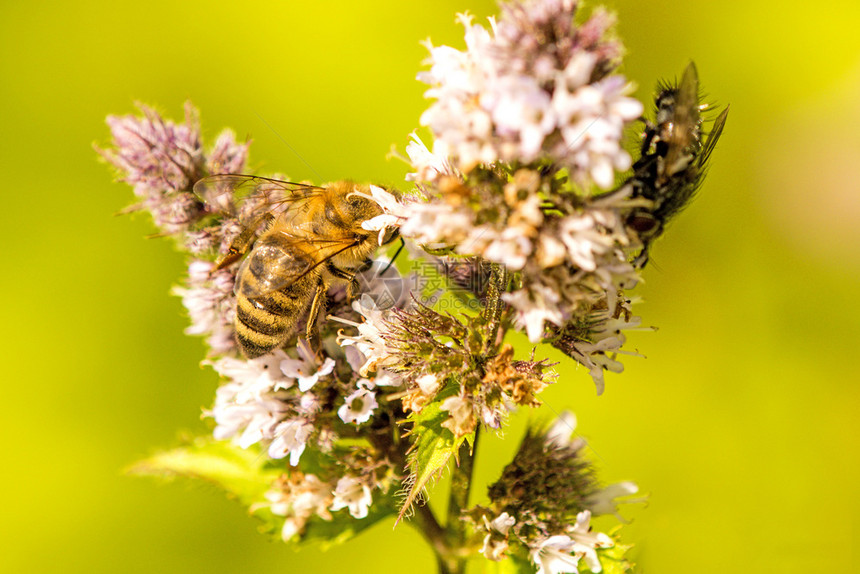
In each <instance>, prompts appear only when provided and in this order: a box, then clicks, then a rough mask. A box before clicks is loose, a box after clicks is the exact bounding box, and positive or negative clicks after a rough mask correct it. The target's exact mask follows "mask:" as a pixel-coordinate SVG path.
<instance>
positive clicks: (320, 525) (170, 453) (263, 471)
mask: <svg viewBox="0 0 860 574" xmlns="http://www.w3.org/2000/svg"><path fill="white" fill-rule="evenodd" d="M314 454H316V453H314V452H313V451H307V452H305V453H304V456H303V457H302V465H301V466H302V470H303V471H305V472H316V473H318V472H319V470H320V469H321V466H320V464H321V462H322V461H320V460H317V458H316V457H314V456H313V455H314ZM289 471H290V469H289V467H286V466H285V464H280V465H277V466H273V465H272V464H271V461H270V460H269V459H268V457H266V456H262V455H261V454H260V452H259V450H258V449H255V448H251V449H242V448H240V447H238V446H236V445H235V444H233V443H232V442H230V441H221V440H215V439H213V438H211V437H198V438H195V439H193V440H191V441H190V442H189V443H188V444H186V445H184V446H180V447H177V448H174V449H171V450H167V451H162V452H158V453H156V454H154V455H153V456H151V457H149V458H147V459H145V460H142V461H140V462H137V463H135V464H134V465H132V466H131V467H129V468H128V469H127V472H129V473H130V474H134V475H138V476H153V477H157V478H163V479H168V480H172V479H175V478H189V479H196V480H202V481H205V482H207V483H209V484H214V485H215V486H217V487H219V488H220V489H222V490H223V491H225V492H226V493H227V495H228V496H229V497H231V498H234V499H236V500H238V501H239V502H240V503H242V504H243V505H244V506H246V507H248V508H249V510H250V511H251V514H252V515H253V516H255V517H256V518H257V519H259V520H260V521H262V525H261V527H260V530H261V531H263V532H265V533H268V534H270V535H272V537H275V538H278V539H280V535H281V529H282V528H283V526H284V520H285V518H284V517H283V516H277V515H275V514H272V511H271V508H270V507H269V505H268V504H267V501H266V498H265V493H266V492H268V491H269V489H271V488H272V485H273V483H274V482H275V480H277V478H278V477H279V476H281V475H282V474H283V473H284V472H289ZM374 496H375V497H376V496H378V497H379V498H378V499H375V500H374V501H373V504H372V505H371V507H370V508H369V511H368V515H367V516H365V517H364V518H362V519H355V518H353V517H352V516H350V515H349V513H348V511H347V510H342V511H339V512H336V513H334V517H333V520H330V521H329V520H323V519H322V518H320V517H319V516H313V517H311V518H310V519H309V520H308V523H307V524H306V526H305V530H304V531H303V532H302V534H301V536H300V537H299V538H296V539H293V540H292V541H290V544H293V545H295V546H300V545H305V544H317V545H319V546H320V547H322V548H328V547H330V546H333V545H336V544H340V543H342V542H345V541H347V540H349V539H350V538H353V537H354V536H356V535H358V534H360V533H361V532H363V531H364V530H367V529H368V528H370V527H371V526H373V525H374V524H376V523H377V522H379V521H380V520H383V519H384V518H387V517H390V516H394V515H396V514H397V503H396V502H395V501H394V500H393V499H392V497H391V496H390V495H384V494H381V493H378V492H375V493H374Z"/></svg>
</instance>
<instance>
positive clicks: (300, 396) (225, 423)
mask: <svg viewBox="0 0 860 574" xmlns="http://www.w3.org/2000/svg"><path fill="white" fill-rule="evenodd" d="M298 352H299V357H298V358H295V359H294V358H291V357H289V356H287V354H286V353H284V352H283V351H281V350H278V351H275V352H274V353H271V354H269V355H266V356H263V357H260V358H258V359H253V360H245V359H235V358H232V357H224V358H222V359H219V360H217V361H214V362H213V363H212V367H213V368H214V369H215V370H216V371H217V372H218V373H219V374H220V375H221V376H223V377H225V378H227V379H229V381H228V382H227V383H225V384H223V385H222V386H221V387H219V388H218V390H217V392H216V395H215V406H214V407H213V408H212V410H211V411H209V412H208V413H207V414H208V415H209V416H211V417H212V418H213V419H215V424H216V426H215V430H214V436H215V438H216V439H219V440H224V439H229V438H233V439H234V440H235V441H236V443H237V444H238V445H239V446H241V447H242V448H248V447H249V446H251V445H253V444H256V443H258V442H266V443H268V453H269V456H270V457H272V458H284V457H286V456H287V455H289V457H290V464H291V465H292V466H295V465H297V464H298V462H299V458H300V457H301V455H302V452H304V450H305V444H306V442H307V440H308V437H309V436H310V435H311V433H312V432H313V430H314V424H313V422H314V419H315V416H316V413H317V411H318V409H319V400H318V398H317V396H316V395H315V394H314V393H313V392H312V387H313V386H314V385H315V384H316V383H317V381H319V379H320V378H321V377H326V376H329V375H330V374H331V372H332V370H333V368H334V361H333V360H332V359H331V358H327V359H326V360H325V361H324V362H323V363H322V364H319V363H318V361H317V359H316V357H315V356H314V354H313V352H312V351H311V350H310V348H309V347H308V346H307V345H306V344H300V345H299V346H298Z"/></svg>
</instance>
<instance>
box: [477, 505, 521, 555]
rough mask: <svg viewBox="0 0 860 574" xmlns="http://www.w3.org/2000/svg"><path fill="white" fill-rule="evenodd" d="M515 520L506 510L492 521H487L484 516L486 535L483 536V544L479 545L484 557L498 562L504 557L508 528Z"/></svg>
mask: <svg viewBox="0 0 860 574" xmlns="http://www.w3.org/2000/svg"><path fill="white" fill-rule="evenodd" d="M516 522H517V521H516V519H514V517H513V516H511V515H510V514H508V513H507V512H502V513H501V514H500V515H498V516H497V517H495V518H494V519H493V520H492V521H487V519H486V518H484V523H485V524H484V525H485V527H486V529H487V535H486V536H484V545H483V546H482V547H481V554H483V555H484V557H485V558H487V559H488V560H493V561H495V562H498V561H499V560H501V559H502V558H504V557H505V556H504V554H505V551H506V550H507V549H508V540H507V537H508V530H510V529H511V527H512V526H513V525H514V524H516Z"/></svg>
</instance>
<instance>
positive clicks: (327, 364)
mask: <svg viewBox="0 0 860 574" xmlns="http://www.w3.org/2000/svg"><path fill="white" fill-rule="evenodd" d="M296 348H297V350H298V352H299V358H298V359H291V358H285V359H283V360H282V361H281V362H280V369H281V372H283V373H284V375H286V376H288V377H291V378H293V379H295V380H296V381H297V382H298V386H299V390H300V391H301V392H303V393H304V392H306V391H308V390H310V389H311V388H313V386H314V385H315V384H317V381H319V379H320V377H325V376H328V375H330V374H331V373H332V371H334V365H335V363H334V360H333V359H332V358H330V357H326V359H325V361H323V363H322V365H318V364H317V363H318V361H317V358H316V355H315V354H314V352H313V350H312V349H311V347H310V344H309V343H308V342H307V340H305V339H299V342H298V345H296Z"/></svg>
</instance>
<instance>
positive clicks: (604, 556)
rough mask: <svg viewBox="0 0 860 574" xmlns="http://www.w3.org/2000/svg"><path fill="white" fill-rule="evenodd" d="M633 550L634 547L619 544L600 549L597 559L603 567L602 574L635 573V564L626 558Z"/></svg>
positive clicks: (586, 571)
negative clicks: (629, 551) (628, 552)
mask: <svg viewBox="0 0 860 574" xmlns="http://www.w3.org/2000/svg"><path fill="white" fill-rule="evenodd" d="M631 548H633V546H632V545H630V544H627V545H625V544H619V543H618V542H616V543H615V546H613V547H611V548H599V549H598V550H597V558H598V559H599V560H600V565H601V566H602V567H603V572H602V574H629V573H630V572H633V564H632V563H631V562H630V561H629V560H627V558H626V557H625V556H626V554H627V551H628V550H630V549H631ZM580 572H583V574H585V573H590V572H591V570H588V569H586V570H580Z"/></svg>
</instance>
